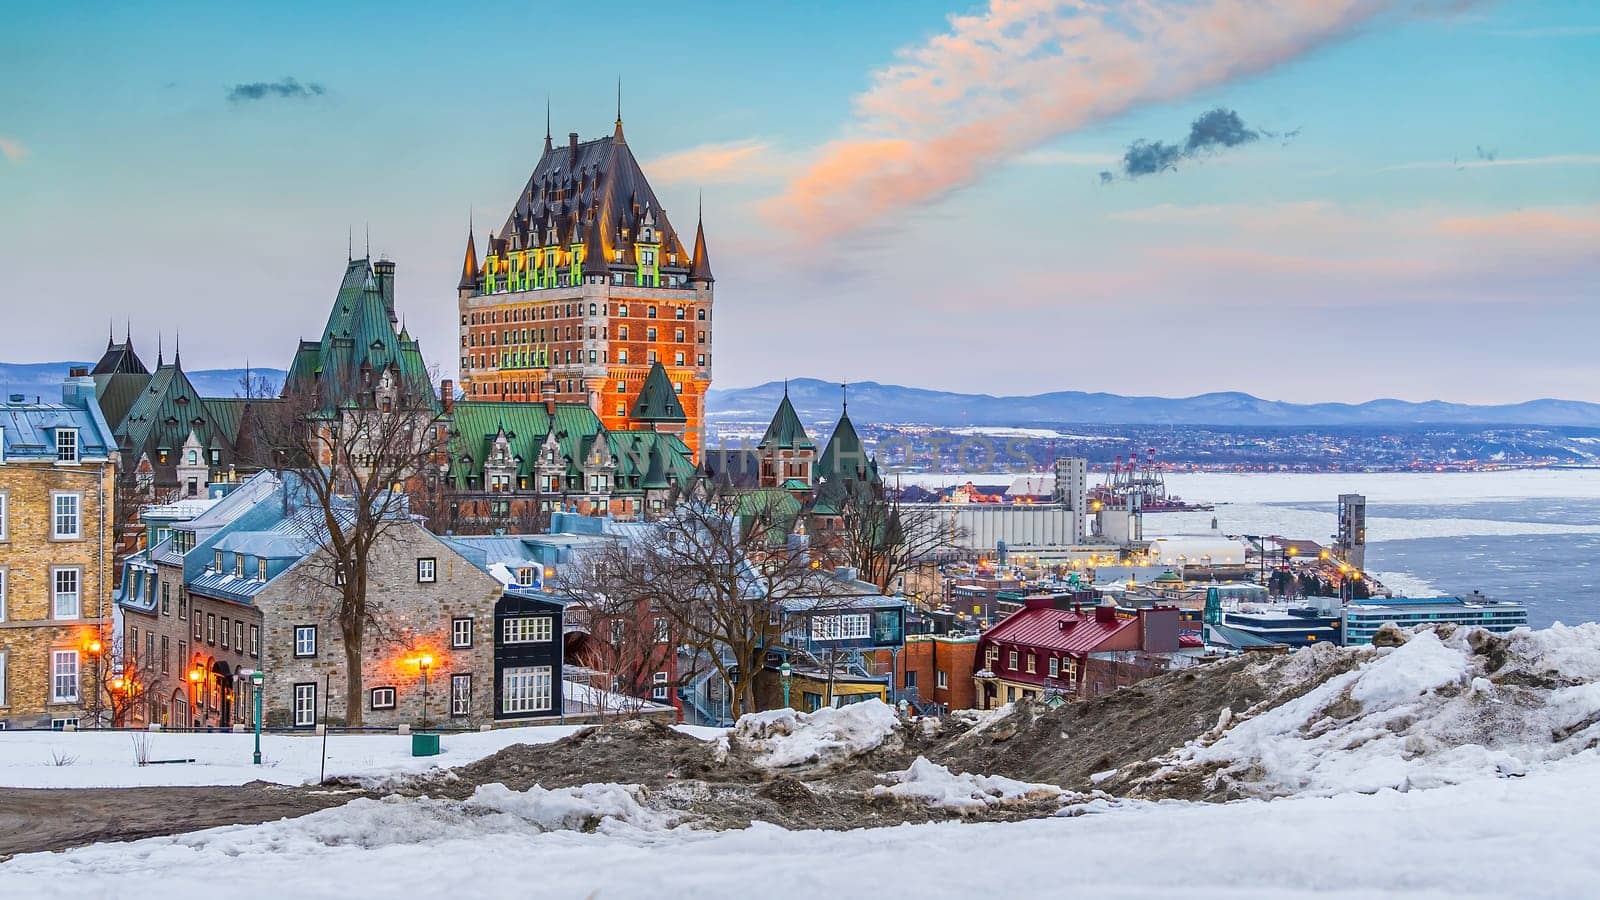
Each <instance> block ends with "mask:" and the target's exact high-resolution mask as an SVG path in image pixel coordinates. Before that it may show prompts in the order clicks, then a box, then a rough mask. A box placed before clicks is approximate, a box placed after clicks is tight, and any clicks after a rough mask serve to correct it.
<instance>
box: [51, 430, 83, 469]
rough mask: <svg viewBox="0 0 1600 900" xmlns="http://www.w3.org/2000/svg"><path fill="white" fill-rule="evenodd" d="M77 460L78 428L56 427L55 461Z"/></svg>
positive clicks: (73, 461) (71, 461)
mask: <svg viewBox="0 0 1600 900" xmlns="http://www.w3.org/2000/svg"><path fill="white" fill-rule="evenodd" d="M77 461H78V429H76V428H57V429H56V462H64V463H75V462H77Z"/></svg>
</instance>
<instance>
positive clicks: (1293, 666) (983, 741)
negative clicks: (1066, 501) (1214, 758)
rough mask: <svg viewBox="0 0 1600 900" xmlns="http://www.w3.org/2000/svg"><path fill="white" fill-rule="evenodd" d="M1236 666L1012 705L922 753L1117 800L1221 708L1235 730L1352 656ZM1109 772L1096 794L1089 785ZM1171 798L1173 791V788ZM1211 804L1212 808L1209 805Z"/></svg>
mask: <svg viewBox="0 0 1600 900" xmlns="http://www.w3.org/2000/svg"><path fill="white" fill-rule="evenodd" d="M1307 653H1308V652H1307V651H1302V654H1300V655H1299V659H1298V660H1296V657H1295V656H1272V657H1265V658H1263V657H1255V656H1248V655H1247V656H1237V657H1233V658H1231V659H1227V660H1222V661H1219V662H1215V663H1211V664H1209V665H1205V666H1200V667H1196V668H1192V669H1186V670H1183V671H1181V672H1174V673H1172V674H1169V675H1163V676H1161V677H1159V678H1152V679H1149V680H1147V681H1142V682H1139V683H1138V684H1136V685H1134V686H1132V687H1130V688H1125V689H1123V690H1120V691H1117V692H1115V693H1112V694H1107V695H1104V696H1101V697H1096V698H1093V699H1090V700H1083V701H1079V702H1075V703H1065V704H1063V705H1061V706H1059V707H1057V708H1054V709H1051V708H1047V707H1044V706H1041V705H1037V704H1033V703H1019V704H1017V706H1016V709H1015V711H1014V712H1013V713H1012V715H1011V717H1010V719H1011V721H1002V722H996V723H995V724H993V725H991V726H989V727H988V728H986V729H984V730H982V731H979V732H977V733H968V734H962V735H958V736H956V737H954V738H952V739H950V740H948V741H946V742H945V743H944V744H943V746H940V747H938V748H936V749H934V750H933V752H931V753H929V754H928V756H929V758H930V759H932V760H934V761H935V762H938V763H941V764H943V765H946V766H949V767H950V769H951V770H952V771H966V772H984V773H986V774H992V775H1005V776H1007V777H1009V778H1016V779H1020V780H1022V781H1041V782H1047V783H1050V784H1056V785H1060V786H1061V787H1063V788H1066V789H1068V790H1072V791H1080V792H1088V791H1091V790H1095V789H1100V790H1105V791H1109V792H1110V793H1113V794H1123V793H1125V792H1127V789H1129V788H1131V787H1132V781H1133V780H1135V779H1136V777H1137V776H1138V775H1140V774H1145V773H1148V771H1149V770H1150V769H1151V768H1153V767H1152V766H1150V765H1149V764H1148V763H1147V762H1146V761H1147V760H1150V759H1152V758H1154V757H1157V756H1160V755H1162V754H1164V753H1166V752H1168V751H1169V750H1172V749H1174V748H1177V747H1181V746H1183V745H1184V744H1185V743H1187V742H1189V741H1191V740H1195V739H1197V738H1200V737H1201V736H1203V735H1205V734H1206V733H1207V732H1209V731H1211V730H1212V729H1214V728H1216V726H1217V724H1218V721H1219V718H1220V717H1221V715H1222V710H1223V709H1224V708H1226V709H1228V710H1229V712H1230V714H1231V718H1232V719H1233V720H1234V721H1237V720H1238V719H1239V718H1240V715H1241V714H1243V713H1246V712H1248V711H1251V710H1252V709H1259V708H1266V707H1270V706H1276V705H1278V704H1280V703H1284V702H1287V701H1289V700H1292V699H1294V698H1295V697H1298V696H1300V695H1301V694H1304V693H1306V692H1307V691H1310V690H1311V689H1313V688H1315V687H1316V686H1317V685H1319V684H1321V683H1322V682H1323V681H1326V680H1327V679H1328V678H1331V677H1333V676H1334V675H1337V674H1339V673H1340V672H1345V671H1348V670H1349V669H1351V668H1353V667H1354V666H1355V665H1356V662H1357V661H1358V659H1359V658H1360V657H1359V656H1358V655H1357V654H1352V653H1326V654H1322V655H1321V656H1316V657H1315V658H1314V656H1313V655H1307ZM1111 769H1116V770H1117V774H1116V775H1114V776H1111V777H1110V778H1108V779H1105V780H1103V781H1101V782H1100V783H1098V784H1096V783H1093V782H1091V781H1090V779H1089V776H1090V775H1093V774H1095V773H1099V772H1106V771H1109V770H1111ZM1173 790H1174V793H1172V794H1164V795H1163V796H1180V795H1182V794H1183V793H1184V791H1183V790H1182V786H1181V785H1177V784H1174V785H1173ZM1216 799H1221V798H1220V797H1219V798H1216Z"/></svg>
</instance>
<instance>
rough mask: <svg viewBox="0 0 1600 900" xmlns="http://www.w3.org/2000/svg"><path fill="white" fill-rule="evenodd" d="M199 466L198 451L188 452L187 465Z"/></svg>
mask: <svg viewBox="0 0 1600 900" xmlns="http://www.w3.org/2000/svg"><path fill="white" fill-rule="evenodd" d="M199 464H200V451H199V450H190V451H189V465H191V466H194V465H199Z"/></svg>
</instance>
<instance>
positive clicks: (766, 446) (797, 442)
mask: <svg viewBox="0 0 1600 900" xmlns="http://www.w3.org/2000/svg"><path fill="white" fill-rule="evenodd" d="M756 446H757V447H758V448H760V449H762V450H771V449H774V448H776V449H781V450H815V449H817V445H816V444H814V443H812V441H811V436H810V435H808V434H806V427H805V426H804V425H802V424H801V423H800V416H799V415H798V414H796V413H795V411H794V404H792V403H790V402H789V382H788V381H785V382H784V383H783V400H782V401H781V402H779V403H778V411H777V412H776V413H773V415H772V422H771V424H769V425H768V426H767V433H766V434H764V435H762V436H761V443H759V444H757V445H756Z"/></svg>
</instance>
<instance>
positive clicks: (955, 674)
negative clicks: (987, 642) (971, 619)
mask: <svg viewBox="0 0 1600 900" xmlns="http://www.w3.org/2000/svg"><path fill="white" fill-rule="evenodd" d="M977 659H978V640H977V638H974V637H946V636H944V635H910V636H908V637H907V638H906V649H905V652H904V653H902V654H901V663H900V668H901V672H900V678H901V685H900V686H901V687H902V688H904V689H907V690H909V689H911V688H913V687H914V688H915V689H916V691H917V699H918V700H919V701H920V702H922V703H928V702H933V703H938V704H940V705H941V706H943V707H945V708H946V709H975V708H977V705H978V698H977V692H976V690H975V688H974V685H973V682H972V673H973V672H974V671H976V670H977V666H976V662H977ZM941 673H942V675H943V677H942V678H941V677H940V676H941ZM941 682H942V685H941Z"/></svg>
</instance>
